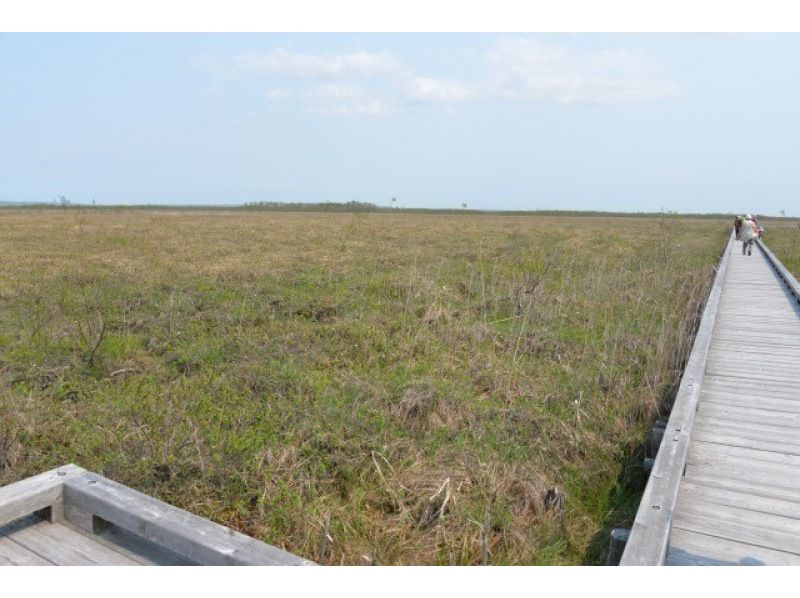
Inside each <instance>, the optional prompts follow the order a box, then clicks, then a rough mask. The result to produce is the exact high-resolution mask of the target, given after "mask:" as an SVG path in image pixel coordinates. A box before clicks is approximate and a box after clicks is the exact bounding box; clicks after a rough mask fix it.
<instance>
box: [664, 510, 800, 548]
mask: <svg viewBox="0 0 800 598" xmlns="http://www.w3.org/2000/svg"><path fill="white" fill-rule="evenodd" d="M674 527H676V528H680V529H684V530H688V531H692V532H697V533H701V534H709V535H715V536H718V537H720V538H726V539H728V540H734V541H737V542H744V543H746V544H754V545H756V546H763V547H764V548H771V549H773V550H782V551H784V552H790V553H793V554H800V521H798V520H796V519H793V518H791V517H781V516H779V515H772V514H769V513H759V512H757V511H749V510H747V509H741V508H737V507H730V506H725V505H719V504H714V503H708V502H704V501H700V500H683V501H681V507H680V509H678V510H677V511H676V512H675V521H674Z"/></svg>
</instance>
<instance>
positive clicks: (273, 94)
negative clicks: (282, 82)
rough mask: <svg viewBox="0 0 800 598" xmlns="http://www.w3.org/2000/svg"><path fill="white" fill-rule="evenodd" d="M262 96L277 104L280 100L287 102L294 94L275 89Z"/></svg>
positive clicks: (285, 90)
mask: <svg viewBox="0 0 800 598" xmlns="http://www.w3.org/2000/svg"><path fill="white" fill-rule="evenodd" d="M264 96H266V98H267V99H268V100H270V101H273V102H279V101H281V100H289V99H291V98H292V97H294V94H293V93H292V92H291V91H289V90H288V89H284V88H283V87H275V88H273V89H270V90H268V91H267V92H266V93H265V94H264Z"/></svg>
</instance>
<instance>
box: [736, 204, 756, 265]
mask: <svg viewBox="0 0 800 598" xmlns="http://www.w3.org/2000/svg"><path fill="white" fill-rule="evenodd" d="M739 238H740V239H741V240H742V255H751V254H752V252H753V243H755V242H756V239H757V238H758V224H756V221H755V218H753V216H752V215H751V214H748V215H747V216H745V217H744V221H743V222H742V227H741V228H740V229H739Z"/></svg>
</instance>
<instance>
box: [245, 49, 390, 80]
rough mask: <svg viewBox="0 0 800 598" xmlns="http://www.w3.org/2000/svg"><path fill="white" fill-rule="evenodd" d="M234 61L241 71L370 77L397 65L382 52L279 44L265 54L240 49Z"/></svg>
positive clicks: (384, 72)
mask: <svg viewBox="0 0 800 598" xmlns="http://www.w3.org/2000/svg"><path fill="white" fill-rule="evenodd" d="M234 65H235V67H236V69H237V70H239V71H242V72H248V73H271V74H275V75H284V76H286V77H295V78H314V77H332V78H339V77H353V76H356V77H371V76H376V75H388V74H392V73H394V72H396V71H397V70H398V69H399V63H398V62H397V61H396V60H395V59H394V58H393V57H392V56H391V55H389V54H384V53H373V52H354V53H351V54H334V55H321V54H300V53H296V52H289V51H287V50H284V49H282V48H278V49H276V50H273V51H272V52H269V53H268V54H256V53H253V52H243V53H241V54H239V55H238V56H236V57H235V58H234Z"/></svg>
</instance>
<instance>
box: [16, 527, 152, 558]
mask: <svg viewBox="0 0 800 598" xmlns="http://www.w3.org/2000/svg"><path fill="white" fill-rule="evenodd" d="M6 529H7V531H6V535H7V537H8V538H11V539H13V540H14V541H15V542H17V543H18V544H20V545H22V546H24V547H25V548H28V549H29V550H31V551H32V552H35V553H36V554H38V555H40V556H42V557H43V558H45V559H47V560H49V561H51V562H52V563H54V564H56V565H139V564H140V563H137V562H136V561H134V560H133V559H130V558H128V557H126V556H124V555H122V554H120V553H119V552H117V551H115V550H112V549H110V548H108V547H107V546H104V545H102V544H100V543H98V542H95V541H94V540H92V539H91V538H89V537H88V536H85V535H84V534H82V533H80V532H78V531H76V530H73V529H71V528H69V527H67V526H66V525H63V524H60V523H50V522H49V521H45V520H43V519H39V518H38V517H36V516H32V517H27V518H25V519H22V520H20V521H17V522H15V523H13V524H11V525H9V526H8V527H7V528H6Z"/></svg>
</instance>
